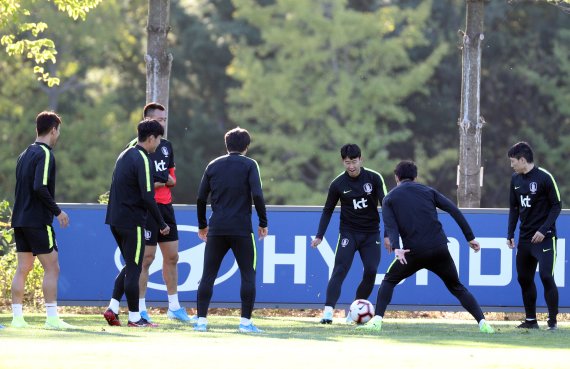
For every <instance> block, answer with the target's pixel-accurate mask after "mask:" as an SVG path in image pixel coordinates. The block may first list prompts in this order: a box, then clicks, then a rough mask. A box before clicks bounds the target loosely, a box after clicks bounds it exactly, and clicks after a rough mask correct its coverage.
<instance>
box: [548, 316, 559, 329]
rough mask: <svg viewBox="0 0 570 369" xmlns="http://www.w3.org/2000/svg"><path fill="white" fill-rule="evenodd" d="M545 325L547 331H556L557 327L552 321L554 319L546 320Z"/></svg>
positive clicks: (554, 321)
mask: <svg viewBox="0 0 570 369" xmlns="http://www.w3.org/2000/svg"><path fill="white" fill-rule="evenodd" d="M547 324H548V328H547V329H548V330H549V331H555V330H557V329H558V325H557V324H556V320H554V319H548V322H547Z"/></svg>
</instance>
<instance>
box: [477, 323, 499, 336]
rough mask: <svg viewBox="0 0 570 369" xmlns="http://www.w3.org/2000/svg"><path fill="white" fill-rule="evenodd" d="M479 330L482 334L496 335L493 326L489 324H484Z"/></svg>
mask: <svg viewBox="0 0 570 369" xmlns="http://www.w3.org/2000/svg"><path fill="white" fill-rule="evenodd" d="M479 330H480V331H481V332H482V333H489V334H491V333H495V330H494V329H493V327H491V325H490V324H489V323H487V322H484V323H483V324H481V326H480V327H479Z"/></svg>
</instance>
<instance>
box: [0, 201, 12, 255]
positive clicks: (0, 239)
mask: <svg viewBox="0 0 570 369" xmlns="http://www.w3.org/2000/svg"><path fill="white" fill-rule="evenodd" d="M11 217H12V209H11V208H10V203H9V202H8V201H7V200H2V201H1V202H0V256H2V255H5V254H7V253H8V251H9V249H10V247H11V246H13V245H14V230H13V229H12V228H11V227H10V219H11Z"/></svg>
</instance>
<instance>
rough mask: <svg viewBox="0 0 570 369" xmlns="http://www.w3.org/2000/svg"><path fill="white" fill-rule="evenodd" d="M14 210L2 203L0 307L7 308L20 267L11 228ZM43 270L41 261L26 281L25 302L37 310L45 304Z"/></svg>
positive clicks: (0, 205) (0, 217) (6, 203)
mask: <svg viewBox="0 0 570 369" xmlns="http://www.w3.org/2000/svg"><path fill="white" fill-rule="evenodd" d="M11 215H12V209H11V208H10V203H9V202H8V201H6V200H2V201H1V202H0V306H7V305H9V304H10V301H11V299H12V298H11V291H10V288H11V286H12V279H13V278H14V273H15V272H16V267H17V266H18V259H17V256H16V244H15V243H14V230H13V229H12V228H10V217H11ZM43 274H44V272H43V269H42V267H41V265H40V263H39V261H37V260H36V261H35V263H34V268H33V270H32V271H31V272H30V274H29V275H28V279H27V280H26V293H25V296H24V301H25V303H26V304H27V305H31V306H33V307H34V308H37V307H39V306H41V305H42V303H43V292H42V281H43Z"/></svg>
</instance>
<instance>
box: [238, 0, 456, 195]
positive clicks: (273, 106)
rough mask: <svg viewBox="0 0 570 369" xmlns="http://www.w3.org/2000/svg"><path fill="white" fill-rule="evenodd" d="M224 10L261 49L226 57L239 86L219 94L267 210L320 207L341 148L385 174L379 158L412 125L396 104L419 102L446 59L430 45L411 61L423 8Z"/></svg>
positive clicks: (404, 138)
mask: <svg viewBox="0 0 570 369" xmlns="http://www.w3.org/2000/svg"><path fill="white" fill-rule="evenodd" d="M234 4H235V5H236V7H237V10H236V14H237V16H238V18H240V19H243V20H246V21H247V22H248V23H250V24H252V25H253V26H255V27H257V28H258V29H259V30H260V35H261V38H262V40H263V42H262V43H260V44H258V45H250V44H248V42H247V41H246V40H240V41H239V42H238V43H237V44H236V45H235V46H234V47H233V48H232V52H233V54H234V60H233V62H232V64H231V65H230V66H229V68H228V73H229V74H230V75H231V76H233V77H234V78H236V79H237V80H239V81H240V82H241V85H240V86H239V87H235V88H232V89H230V91H229V96H228V102H229V104H230V113H231V115H230V116H231V118H232V119H233V120H234V121H235V122H236V123H237V124H239V125H240V126H242V127H244V128H249V129H250V130H251V131H252V134H253V143H252V150H251V155H252V156H253V157H256V158H258V160H259V162H260V164H261V170H262V175H263V177H264V178H265V179H266V180H268V182H269V184H268V185H267V186H266V193H267V198H268V199H269V202H271V203H273V204H283V203H302V204H319V203H321V202H322V201H323V200H324V193H325V190H326V187H327V186H328V184H329V183H330V180H331V179H332V178H333V177H334V174H335V173H338V172H340V170H341V167H340V165H339V164H340V160H339V159H340V156H339V153H338V150H339V148H340V146H342V145H343V144H345V143H347V142H355V143H357V144H359V145H360V146H361V148H362V150H363V157H364V158H365V165H367V166H369V167H371V168H372V169H375V170H379V171H381V172H383V173H390V172H391V171H392V169H393V165H394V160H391V159H390V155H389V149H388V148H389V147H390V146H391V145H401V144H403V143H405V142H408V141H409V140H410V139H411V132H410V129H409V126H407V123H409V122H410V121H412V120H413V119H414V117H413V115H412V114H411V113H410V111H409V110H408V109H407V108H406V107H405V106H404V105H403V102H404V100H405V99H406V98H408V97H409V96H410V95H412V94H414V93H419V94H424V95H425V94H428V90H427V89H426V88H425V84H426V82H427V81H428V80H429V79H430V77H431V76H432V74H433V71H434V69H435V67H436V66H437V65H438V64H439V63H440V61H441V59H442V58H443V56H444V55H445V53H446V52H447V50H448V46H447V44H446V43H440V45H438V46H437V47H435V48H434V49H433V50H431V51H430V52H428V53H426V54H425V55H424V56H423V57H422V58H417V59H416V60H413V59H412V57H411V53H412V51H413V50H415V49H417V48H418V47H421V46H424V45H426V43H427V40H426V38H425V37H424V35H423V33H422V29H423V27H425V26H426V24H428V22H429V16H430V11H431V5H432V4H431V2H429V1H428V2H422V3H421V4H420V5H417V6H416V7H398V6H395V5H391V6H384V7H379V8H378V9H376V10H373V11H366V12H363V11H356V10H353V9H350V8H348V7H347V2H346V1H342V0H335V1H307V2H293V1H285V0H278V1H275V2H274V3H273V4H271V5H267V6H260V5H257V3H256V2H255V1H253V0H235V1H234ZM321 173H325V174H324V175H322V174H321Z"/></svg>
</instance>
